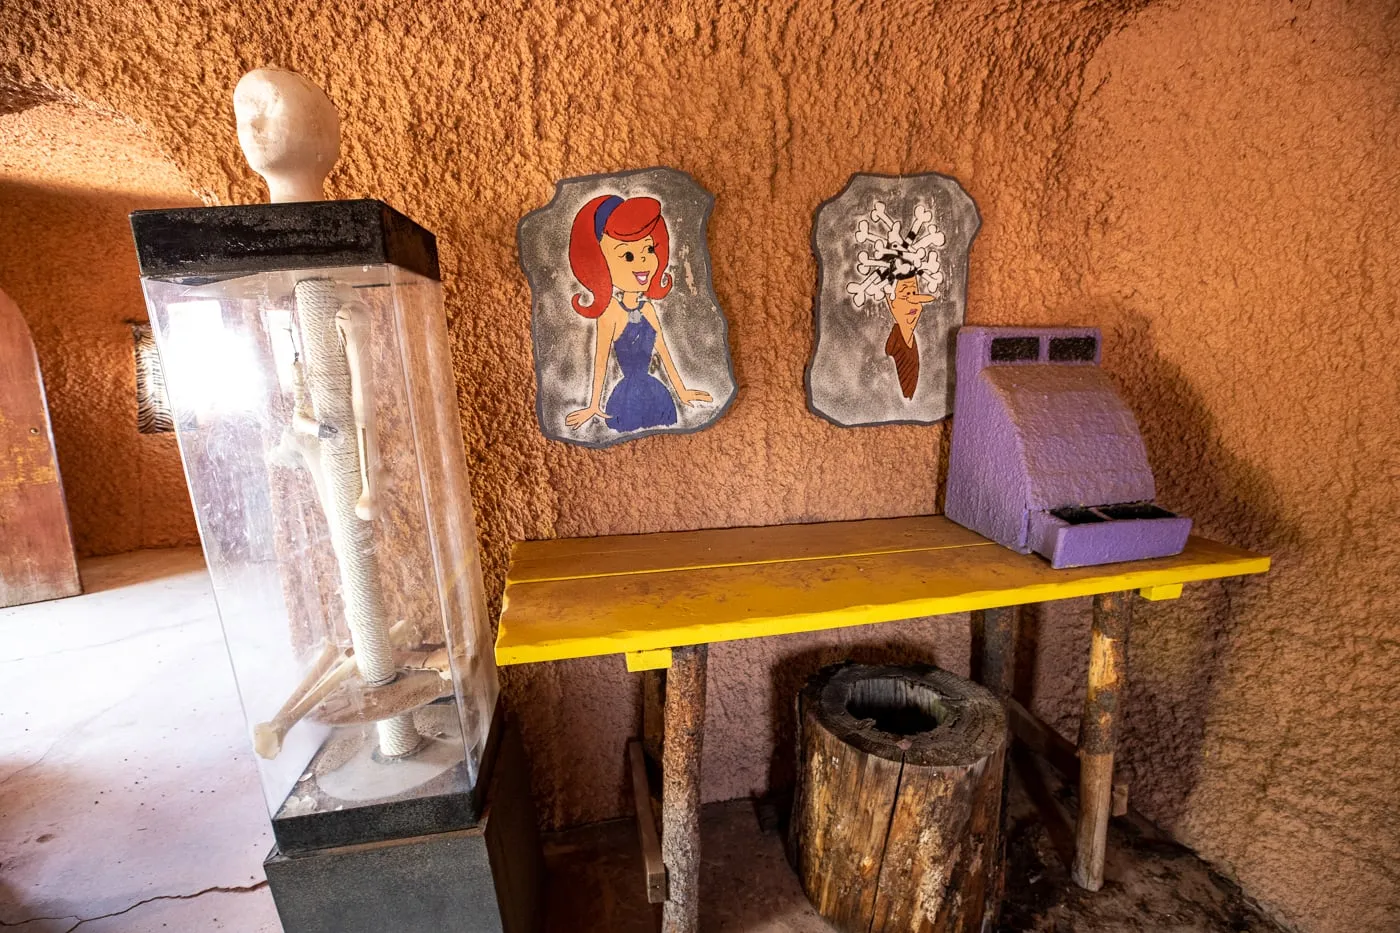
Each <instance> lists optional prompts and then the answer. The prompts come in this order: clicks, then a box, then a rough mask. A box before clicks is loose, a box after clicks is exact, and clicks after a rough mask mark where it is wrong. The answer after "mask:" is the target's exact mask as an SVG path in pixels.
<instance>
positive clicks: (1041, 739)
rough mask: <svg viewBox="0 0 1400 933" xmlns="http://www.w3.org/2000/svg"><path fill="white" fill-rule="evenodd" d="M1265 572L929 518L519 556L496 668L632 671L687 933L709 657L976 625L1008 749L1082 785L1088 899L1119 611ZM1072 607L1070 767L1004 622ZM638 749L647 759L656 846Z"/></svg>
mask: <svg viewBox="0 0 1400 933" xmlns="http://www.w3.org/2000/svg"><path fill="white" fill-rule="evenodd" d="M1268 567H1269V559H1268V558H1267V557H1263V556H1260V555H1258V554H1254V553H1251V552H1249V551H1245V550H1241V549H1239V548H1235V547H1231V546H1229V545H1225V544H1218V543H1216V542H1213V541H1209V540H1207V539H1205V538H1199V537H1193V538H1191V539H1190V540H1189V541H1188V542H1187V545H1186V549H1185V550H1184V551H1183V552H1182V553H1181V554H1178V555H1176V556H1174V557H1162V558H1154V559H1152V560H1143V561H1135V562H1133V563H1126V564H1110V565H1105V566H1100V567H1081V568H1074V569H1067V570H1053V569H1051V567H1050V566H1049V564H1047V563H1046V562H1045V561H1044V560H1042V559H1041V558H1039V557H1036V556H1034V555H1022V554H1017V553H1015V552H1013V551H1010V550H1007V549H1005V548H1002V547H1000V546H998V545H996V544H994V543H993V542H991V541H988V540H987V539H986V538H983V537H981V536H980V535H977V534H975V533H973V532H971V531H968V530H967V529H965V528H962V527H961V526H959V525H956V524H954V523H953V522H951V521H949V520H948V519H945V518H942V517H941V516H935V517H920V518H897V519H875V520H869V521H858V522H828V523H823V524H813V525H776V526H772V527H768V528H728V529H716V530H710V531H690V532H668V533H662V534H650V535H625V536H613V537H603V538H569V539H562V540H554V541H527V542H522V543H519V544H517V545H516V546H515V548H514V551H513V553H512V555H511V567H510V571H509V573H508V575H507V578H506V591H505V596H504V599H503V602H502V610H501V623H500V629H499V633H498V635H497V639H496V661H497V663H498V664H502V665H507V664H527V663H535V662H541V661H557V660H566V659H569V658H582V657H596V656H599V655H608V654H614V655H618V654H620V655H623V656H624V657H625V659H626V664H627V669H628V670H630V671H634V672H643V678H644V683H643V691H642V693H643V707H644V712H643V720H644V730H643V731H644V735H643V737H642V740H641V742H633V743H630V744H629V747H628V755H629V758H630V771H631V774H632V776H633V787H634V791H635V793H636V797H637V807H638V817H639V824H640V830H641V837H642V843H643V850H644V855H645V856H646V865H647V892H648V896H649V897H650V898H651V899H652V901H653V902H663V903H664V907H663V912H662V930H663V933H696V931H697V930H698V929H699V913H700V902H699V877H700V801H701V794H700V787H701V785H700V759H701V752H702V746H703V740H704V731H703V730H704V722H705V676H706V664H707V659H708V647H707V646H708V645H710V644H712V643H714V642H718V641H734V640H739V639H745V638H758V637H765V636H771V635H787V634H795V633H797V632H808V631H819V630H822V629H832V628H844V627H848V626H854V625H865V624H870V623H876V622H890V621H895V620H898V619H912V618H918V617H921V616H932V615H944V614H948V613H955V612H968V611H971V612H974V613H977V614H978V615H977V618H976V620H975V622H976V623H977V624H979V625H980V627H981V631H982V642H983V652H982V659H981V660H982V669H983V680H984V681H985V682H986V683H987V685H988V686H989V687H991V688H992V689H994V690H996V691H998V692H999V693H1000V694H1001V695H1002V697H1003V699H1004V701H1005V702H1006V705H1007V708H1008V713H1009V716H1008V720H1009V722H1010V724H1011V727H1012V731H1013V733H1014V734H1015V735H1016V736H1017V738H1018V739H1020V740H1021V741H1023V742H1025V743H1026V744H1027V745H1029V746H1030V747H1031V748H1033V749H1035V750H1037V751H1039V752H1041V754H1043V755H1045V756H1047V757H1048V758H1050V760H1051V763H1052V764H1058V765H1059V766H1060V767H1061V770H1065V771H1072V772H1077V774H1078V778H1079V786H1080V802H1079V829H1078V840H1077V849H1076V853H1075V865H1074V869H1073V874H1074V879H1075V881H1076V882H1078V883H1079V884H1080V885H1081V886H1083V887H1085V888H1088V889H1089V890H1097V889H1098V888H1099V887H1100V886H1101V885H1102V883H1103V863H1104V843H1105V839H1106V837H1107V831H1108V817H1109V813H1110V811H1111V809H1112V807H1113V796H1114V795H1113V755H1114V745H1115V741H1116V737H1117V734H1118V725H1119V704H1120V702H1121V699H1122V697H1123V696H1124V694H1125V692H1126V687H1127V664H1126V655H1125V649H1126V645H1127V635H1128V627H1129V623H1130V620H1131V613H1132V604H1133V603H1134V602H1135V601H1136V599H1137V598H1138V596H1141V597H1142V598H1145V599H1149V600H1157V599H1172V598H1175V597H1177V596H1179V595H1180V594H1181V591H1182V585H1183V584H1185V583H1191V582H1195V581H1201V580H1212V579H1219V578H1222V577H1231V576H1240V575H1245V574H1254V573H1263V572H1264V571H1266V570H1267V569H1268ZM1135 594H1137V595H1135ZM1078 596H1092V597H1094V624H1093V635H1092V640H1091V645H1090V662H1089V690H1088V693H1087V696H1086V699H1085V711H1084V720H1083V724H1082V726H1081V729H1080V735H1079V747H1078V749H1077V752H1076V750H1074V749H1073V748H1067V747H1066V746H1068V743H1067V742H1065V740H1063V739H1061V738H1060V737H1059V736H1058V734H1056V733H1054V732H1053V730H1050V729H1049V728H1048V727H1046V726H1044V725H1043V724H1042V723H1040V722H1039V721H1038V720H1036V719H1035V718H1034V717H1033V716H1031V715H1030V714H1029V713H1027V712H1026V711H1025V709H1024V708H1022V707H1021V706H1020V704H1018V703H1016V701H1015V700H1014V699H1012V698H1011V686H1012V683H1013V680H1014V672H1015V665H1014V657H1015V635H1016V617H1017V607H1019V606H1024V605H1029V604H1033V603H1038V602H1044V601H1049V600H1056V599H1068V598H1071V597H1078ZM663 674H664V686H663V676H662V675H663ZM663 695H664V700H663ZM663 736H664V738H663ZM646 750H649V751H650V752H651V753H652V755H653V756H654V757H656V758H659V759H660V761H661V771H662V803H661V836H660V839H659V841H658V840H657V838H656V831H655V826H654V824H653V823H652V820H653V816H652V809H651V799H650V792H649V791H648V790H647V788H646V784H647V782H646V757H647V756H646V754H645V751H646ZM658 752H659V755H658V754H657V753H658ZM1076 759H1077V760H1076ZM1120 802H1121V801H1120Z"/></svg>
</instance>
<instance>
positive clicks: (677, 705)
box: [661, 645, 709, 933]
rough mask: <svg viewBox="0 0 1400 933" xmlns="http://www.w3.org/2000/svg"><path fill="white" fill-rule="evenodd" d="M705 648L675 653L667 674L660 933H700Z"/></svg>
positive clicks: (662, 793) (706, 650)
mask: <svg viewBox="0 0 1400 933" xmlns="http://www.w3.org/2000/svg"><path fill="white" fill-rule="evenodd" d="M708 653H709V651H708V646H706V645H696V646H694V647H691V648H676V649H674V651H673V652H672V660H671V669H670V671H668V672H667V674H666V737H665V740H664V741H665V745H664V748H663V749H662V772H663V775H662V790H661V857H662V860H663V861H664V862H665V864H666V873H667V878H668V897H667V899H666V903H665V906H663V907H662V910H661V931H662V933H697V931H698V930H699V929H700V755H701V752H702V751H703V750H704V732H705V674H706V669H707V663H706V662H707V658H708Z"/></svg>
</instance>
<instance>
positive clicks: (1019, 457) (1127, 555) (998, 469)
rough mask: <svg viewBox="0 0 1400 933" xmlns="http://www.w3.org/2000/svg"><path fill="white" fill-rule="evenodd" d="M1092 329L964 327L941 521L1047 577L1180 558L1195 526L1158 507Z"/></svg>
mask: <svg viewBox="0 0 1400 933" xmlns="http://www.w3.org/2000/svg"><path fill="white" fill-rule="evenodd" d="M1101 349H1102V339H1101V336H1100V334H1099V331H1098V330H1097V329H1096V328H1084V327H1080V328H1073V327H1032V328H1025V327H964V328H962V330H961V331H959V332H958V348H957V392H956V395H955V397H954V404H953V444H952V451H951V455H950V459H949V464H948V495H947V504H946V507H945V512H946V514H947V516H948V517H949V518H950V519H952V520H953V521H955V522H957V523H958V524H960V525H963V526H965V527H967V528H970V529H972V530H973V531H976V532H977V533H979V534H981V535H984V536H986V537H988V538H991V539H992V540H993V541H996V542H997V543H998V544H1001V545H1004V546H1005V547H1008V548H1011V549H1012V550H1014V551H1017V552H1019V553H1021V554H1030V553H1036V554H1040V555H1041V556H1043V557H1045V558H1046V559H1048V560H1049V561H1050V564H1051V566H1053V567H1056V568H1063V567H1087V566H1093V565H1095V564H1108V563H1113V562H1116V561H1126V560H1140V559H1143V558H1147V557H1166V556H1169V555H1172V554H1179V553H1181V550H1182V548H1184V547H1185V546H1186V536H1187V534H1188V533H1189V532H1190V530H1191V519H1189V518H1185V517H1183V516H1180V515H1176V514H1173V513H1172V512H1169V511H1167V510H1166V509H1163V508H1161V507H1160V506H1158V505H1156V504H1155V503H1154V502H1153V499H1154V498H1155V497H1156V485H1155V484H1154V483H1153V480H1152V470H1151V468H1150V467H1148V465H1147V449H1146V448H1145V447H1144V446H1143V443H1142V436H1141V435H1140V434H1139V433H1138V426H1137V421H1136V419H1134V418H1133V413H1132V412H1131V411H1129V410H1128V407H1127V406H1126V405H1125V404H1123V400H1122V399H1121V398H1119V396H1118V393H1117V391H1115V389H1114V387H1113V384H1112V383H1111V382H1110V380H1109V378H1108V375H1107V373H1105V372H1104V371H1103V370H1102V369H1101V368H1100V367H1099V360H1100V351H1101Z"/></svg>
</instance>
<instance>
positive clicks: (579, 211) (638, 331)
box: [520, 169, 734, 447]
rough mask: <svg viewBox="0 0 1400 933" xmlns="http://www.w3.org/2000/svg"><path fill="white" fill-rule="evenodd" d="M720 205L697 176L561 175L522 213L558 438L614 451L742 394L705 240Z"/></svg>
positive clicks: (544, 396)
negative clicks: (536, 205) (547, 195)
mask: <svg viewBox="0 0 1400 933" xmlns="http://www.w3.org/2000/svg"><path fill="white" fill-rule="evenodd" d="M581 196H582V198H581ZM580 198H581V203H580ZM561 202H562V203H561ZM711 203H712V201H711V199H710V197H709V195H708V193H707V192H705V191H704V190H703V189H701V188H700V187H699V186H698V185H697V184H696V183H695V182H694V181H693V180H692V179H690V177H689V176H687V175H684V174H683V173H680V172H674V171H672V170H669V169H649V170H646V171H644V172H632V173H627V174H625V175H614V176H597V177H593V178H587V179H570V180H568V181H565V182H561V183H560V185H559V191H558V193H557V194H556V196H555V199H554V201H553V202H551V203H550V205H549V206H547V207H545V208H542V209H540V210H539V211H535V212H533V213H531V214H529V215H527V216H526V217H525V218H524V219H523V220H522V221H521V224H520V252H521V265H522V266H523V267H524V268H525V272H526V274H527V276H528V277H529V279H530V284H531V291H532V293H533V297H534V315H533V319H534V327H533V330H534V338H535V361H536V375H537V378H538V392H537V396H536V398H537V404H536V408H537V412H538V414H539V418H540V425H541V427H542V428H543V429H544V432H545V434H546V435H548V436H550V437H553V438H555V439H557V440H562V441H567V442H571V443H577V444H584V445H586V446H593V447H602V446H608V445H610V444H613V443H617V442H618V441H623V440H630V439H632V438H636V437H642V436H646V435H648V434H655V433H659V432H677V433H681V432H688V431H695V430H699V429H700V428H702V427H705V426H707V425H708V424H709V423H710V422H712V421H713V420H714V419H715V418H716V417H718V415H719V414H720V413H722V411H723V409H724V408H725V407H727V405H728V403H729V402H730V400H732V397H733V394H734V381H733V373H732V370H731V368H730V365H729V355H728V347H727V339H726V326H725V322H724V318H723V316H722V315H721V314H720V311H719V305H718V302H717V301H716V300H715V297H714V291H713V289H712V287H711V286H710V275H709V258H708V255H707V251H706V250H705V240H704V227H705V220H706V219H707V217H708V215H709V208H710V204H711ZM565 205H567V206H565ZM561 208H562V209H561ZM565 211H567V212H568V213H567V214H565V213H564V212H565ZM561 215H564V216H568V217H569V220H568V225H567V239H566V240H565V242H562V243H561V242H560V240H561V239H564V238H563V237H561V234H562V233H564V230H563V229H561V228H562V227H563V224H562V223H561V221H562V220H563V216H561ZM668 215H669V216H668ZM561 247H562V249H561ZM560 253H563V254H564V257H567V265H566V266H565V264H564V263H561V262H560V261H559V260H560V258H563V257H561V256H560ZM561 267H562V268H561ZM565 269H567V274H565V272H564V270H565ZM580 337H582V338H583V339H580Z"/></svg>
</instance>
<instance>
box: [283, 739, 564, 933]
mask: <svg viewBox="0 0 1400 933" xmlns="http://www.w3.org/2000/svg"><path fill="white" fill-rule="evenodd" d="M505 726H506V728H505V729H504V730H503V734H502V736H501V745H500V750H499V753H498V755H497V758H496V762H495V767H494V768H493V769H492V774H491V779H490V785H489V790H488V793H487V796H486V806H485V809H484V812H483V815H482V817H481V819H480V821H479V822H478V823H477V824H476V825H475V826H473V827H471V828H469V829H462V830H453V831H449V832H439V833H429V834H427V835H419V836H409V837H405V838H400V839H389V840H385V841H381V842H372V843H366V844H362V845H349V846H335V847H330V848H323V849H315V850H312V851H309V852H304V853H299V854H296V855H283V854H282V853H281V852H279V851H278V850H277V849H275V848H274V849H273V850H272V853H271V854H270V855H269V856H268V857H267V861H265V862H264V863H263V866H264V868H265V869H266V871H267V881H268V885H269V887H270V888H271V889H272V897H273V900H274V901H275V902H276V904H277V912H278V914H279V915H280V916H281V919H282V928H283V930H284V931H285V933H386V931H393V933H538V931H539V930H540V929H541V926H542V923H543V919H544V918H543V900H544V898H543V884H544V881H543V875H544V864H543V857H542V855H541V852H540V842H539V834H538V830H537V828H536V823H535V810H534V805H533V803H532V801H531V799H530V791H529V787H530V781H529V774H528V769H527V768H526V765H525V755H524V749H523V748H522V746H521V744H520V738H519V735H518V734H517V733H516V732H515V730H514V729H513V728H511V726H510V723H509V722H506V723H505Z"/></svg>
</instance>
